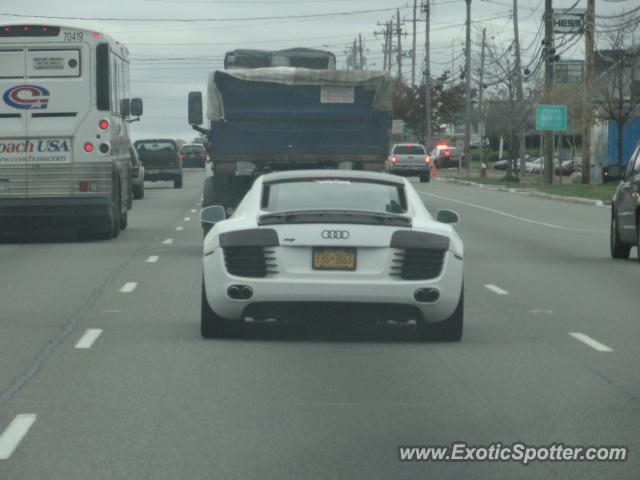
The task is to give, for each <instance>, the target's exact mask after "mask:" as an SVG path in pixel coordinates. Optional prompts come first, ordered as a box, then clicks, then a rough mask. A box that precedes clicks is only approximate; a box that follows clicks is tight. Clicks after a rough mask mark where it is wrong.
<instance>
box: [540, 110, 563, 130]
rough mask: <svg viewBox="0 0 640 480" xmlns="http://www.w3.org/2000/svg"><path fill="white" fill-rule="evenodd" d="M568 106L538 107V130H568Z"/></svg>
mask: <svg viewBox="0 0 640 480" xmlns="http://www.w3.org/2000/svg"><path fill="white" fill-rule="evenodd" d="M566 129H567V106H566V105H537V106H536V130H560V131H562V130H566Z"/></svg>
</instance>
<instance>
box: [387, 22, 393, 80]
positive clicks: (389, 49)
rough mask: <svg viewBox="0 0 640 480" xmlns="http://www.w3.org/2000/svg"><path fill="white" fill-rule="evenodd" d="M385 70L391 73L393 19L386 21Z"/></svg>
mask: <svg viewBox="0 0 640 480" xmlns="http://www.w3.org/2000/svg"><path fill="white" fill-rule="evenodd" d="M387 40H388V43H387V72H389V73H391V66H392V64H393V21H392V20H390V21H388V22H387Z"/></svg>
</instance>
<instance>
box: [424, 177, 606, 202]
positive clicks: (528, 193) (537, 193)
mask: <svg viewBox="0 0 640 480" xmlns="http://www.w3.org/2000/svg"><path fill="white" fill-rule="evenodd" d="M437 180H439V181H444V182H449V183H457V184H458V185H466V186H468V187H476V188H482V189H484V190H493V191H495V192H508V193H517V194H520V195H525V196H528V197H536V198H544V199H547V200H556V201H560V202H567V203H577V204H580V205H592V206H596V207H607V206H609V205H611V201H610V200H606V201H602V200H592V199H589V198H582V197H568V196H564V195H554V194H552V193H544V192H540V191H538V190H534V189H529V188H527V189H522V188H520V189H518V188H508V187H500V186H496V185H487V184H484V183H476V182H472V181H469V180H458V179H456V178H448V177H437Z"/></svg>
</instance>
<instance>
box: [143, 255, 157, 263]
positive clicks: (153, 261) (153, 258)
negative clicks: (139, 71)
mask: <svg viewBox="0 0 640 480" xmlns="http://www.w3.org/2000/svg"><path fill="white" fill-rule="evenodd" d="M158 258H160V257H158V255H151V256H150V257H149V258H147V259H146V260H145V262H146V263H156V262H157V261H158Z"/></svg>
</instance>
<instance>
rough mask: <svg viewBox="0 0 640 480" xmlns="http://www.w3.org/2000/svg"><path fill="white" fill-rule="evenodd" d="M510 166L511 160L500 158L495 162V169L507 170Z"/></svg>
mask: <svg viewBox="0 0 640 480" xmlns="http://www.w3.org/2000/svg"><path fill="white" fill-rule="evenodd" d="M508 167H509V160H498V161H497V162H495V163H494V164H493V168H494V169H495V170H506V169H507V168H508Z"/></svg>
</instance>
